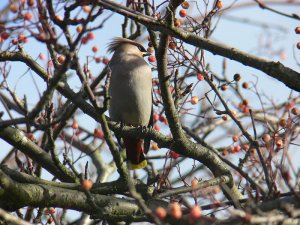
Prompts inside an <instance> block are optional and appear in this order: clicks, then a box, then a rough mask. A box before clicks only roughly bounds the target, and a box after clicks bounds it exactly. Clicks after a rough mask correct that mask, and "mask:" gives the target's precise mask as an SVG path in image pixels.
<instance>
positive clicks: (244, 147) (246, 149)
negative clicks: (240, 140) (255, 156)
mask: <svg viewBox="0 0 300 225" xmlns="http://www.w3.org/2000/svg"><path fill="white" fill-rule="evenodd" d="M242 148H243V149H244V150H245V151H248V150H249V149H250V146H249V145H248V144H243V146H242Z"/></svg>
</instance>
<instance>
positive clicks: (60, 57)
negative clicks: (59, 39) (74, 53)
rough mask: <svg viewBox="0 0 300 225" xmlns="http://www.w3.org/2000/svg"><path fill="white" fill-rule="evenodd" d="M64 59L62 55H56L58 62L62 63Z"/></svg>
mask: <svg viewBox="0 0 300 225" xmlns="http://www.w3.org/2000/svg"><path fill="white" fill-rule="evenodd" d="M65 59H66V57H65V56H64V55H60V56H58V58H57V61H58V62H59V63H60V64H63V63H64V62H65Z"/></svg>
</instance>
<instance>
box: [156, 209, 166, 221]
mask: <svg viewBox="0 0 300 225" xmlns="http://www.w3.org/2000/svg"><path fill="white" fill-rule="evenodd" d="M155 215H156V216H157V217H158V219H160V220H163V219H164V218H166V216H167V211H166V210H165V209H164V208H163V207H158V208H156V210H155Z"/></svg>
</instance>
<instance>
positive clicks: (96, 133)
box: [94, 128, 104, 139]
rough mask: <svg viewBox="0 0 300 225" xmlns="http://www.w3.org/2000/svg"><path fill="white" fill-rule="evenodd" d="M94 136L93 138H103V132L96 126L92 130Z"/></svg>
mask: <svg viewBox="0 0 300 225" xmlns="http://www.w3.org/2000/svg"><path fill="white" fill-rule="evenodd" d="M94 137H95V138H100V139H103V138H104V133H103V131H102V130H100V129H98V128H95V130H94Z"/></svg>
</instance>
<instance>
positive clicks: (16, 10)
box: [9, 3, 18, 13]
mask: <svg viewBox="0 0 300 225" xmlns="http://www.w3.org/2000/svg"><path fill="white" fill-rule="evenodd" d="M9 10H10V11H11V12H13V13H17V12H18V6H17V5H16V4H15V3H12V4H10V6H9Z"/></svg>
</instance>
